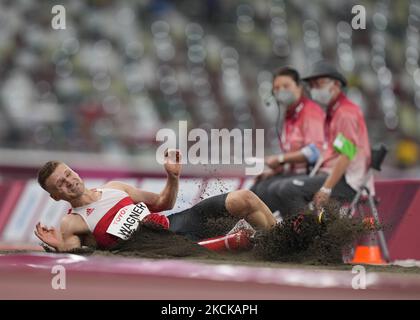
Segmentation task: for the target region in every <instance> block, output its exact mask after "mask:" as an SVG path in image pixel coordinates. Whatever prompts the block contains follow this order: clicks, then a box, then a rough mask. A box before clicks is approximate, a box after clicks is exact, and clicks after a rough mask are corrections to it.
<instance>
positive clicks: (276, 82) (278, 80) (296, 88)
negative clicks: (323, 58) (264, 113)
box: [273, 67, 303, 107]
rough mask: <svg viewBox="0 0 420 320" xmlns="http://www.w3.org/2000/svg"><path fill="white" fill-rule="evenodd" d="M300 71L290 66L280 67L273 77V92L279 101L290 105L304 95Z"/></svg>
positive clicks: (287, 105)
mask: <svg viewBox="0 0 420 320" xmlns="http://www.w3.org/2000/svg"><path fill="white" fill-rule="evenodd" d="M302 91H303V89H302V85H301V83H300V76H299V73H298V72H297V71H296V70H295V69H293V68H290V67H283V68H281V69H279V70H278V71H277V72H276V73H275V75H274V79H273V94H274V96H275V98H276V100H277V102H278V103H280V104H282V105H284V106H286V107H289V106H292V105H293V104H294V103H295V102H296V101H298V100H299V99H300V97H301V96H302Z"/></svg>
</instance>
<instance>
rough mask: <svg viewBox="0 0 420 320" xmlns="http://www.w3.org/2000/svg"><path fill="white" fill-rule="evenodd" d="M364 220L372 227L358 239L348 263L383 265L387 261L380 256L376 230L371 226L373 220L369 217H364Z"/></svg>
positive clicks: (373, 222)
mask: <svg viewBox="0 0 420 320" xmlns="http://www.w3.org/2000/svg"><path fill="white" fill-rule="evenodd" d="M365 222H366V223H367V224H368V225H370V226H371V227H372V231H371V232H370V233H369V234H368V235H366V236H364V237H363V238H362V239H360V241H359V243H358V245H357V246H356V250H355V252H354V256H353V259H352V260H351V261H350V263H351V264H374V265H385V264H387V263H386V262H385V260H384V259H383V258H382V253H381V249H380V248H379V246H378V238H377V232H376V231H375V230H374V228H373V227H374V225H375V220H374V219H373V218H372V217H370V218H366V219H365Z"/></svg>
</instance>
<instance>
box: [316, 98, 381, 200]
mask: <svg viewBox="0 0 420 320" xmlns="http://www.w3.org/2000/svg"><path fill="white" fill-rule="evenodd" d="M325 132H326V140H327V143H328V147H327V150H326V151H325V153H324V156H323V159H324V162H323V163H322V166H321V168H320V171H323V172H326V173H327V174H330V173H331V171H332V169H333V168H334V166H335V164H336V162H337V159H338V156H339V155H340V154H339V153H338V152H337V151H335V149H334V147H333V142H334V140H335V138H336V137H337V135H338V134H339V133H341V134H342V135H344V137H346V139H347V140H350V141H351V142H352V143H353V144H354V145H355V146H356V148H357V153H356V156H355V157H354V158H353V160H352V161H351V162H350V165H349V166H348V168H347V170H346V172H345V177H346V181H347V183H348V184H349V185H350V187H352V188H353V189H354V190H355V191H357V190H358V189H359V187H360V185H361V184H362V181H363V177H364V176H365V174H366V172H367V170H368V168H369V164H370V160H371V150H370V144H369V136H368V131H367V128H366V123H365V119H364V116H363V113H362V111H361V109H360V107H359V106H357V105H356V104H354V103H353V102H351V101H350V100H349V99H348V98H347V97H346V96H345V95H344V94H343V93H340V95H339V96H338V98H337V100H336V102H335V103H334V104H332V105H331V106H330V107H329V108H328V110H327V119H326V123H325ZM367 187H368V189H369V191H370V192H371V193H372V194H374V187H373V177H372V178H371V179H370V180H369V181H368V184H367Z"/></svg>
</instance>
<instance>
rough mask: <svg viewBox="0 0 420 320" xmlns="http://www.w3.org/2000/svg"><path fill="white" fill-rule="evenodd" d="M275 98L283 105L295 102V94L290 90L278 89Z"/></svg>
mask: <svg viewBox="0 0 420 320" xmlns="http://www.w3.org/2000/svg"><path fill="white" fill-rule="evenodd" d="M275 95H276V100H277V102H278V103H279V104H282V105H284V106H290V105H292V104H293V103H295V102H296V100H297V98H296V96H295V94H294V93H293V92H292V91H290V90H285V89H282V90H278V91H277V92H276V93H275Z"/></svg>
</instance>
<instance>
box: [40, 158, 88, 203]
mask: <svg viewBox="0 0 420 320" xmlns="http://www.w3.org/2000/svg"><path fill="white" fill-rule="evenodd" d="M38 183H39V185H40V186H41V187H42V188H43V189H44V190H45V191H47V192H48V193H49V194H50V196H51V198H53V199H54V200H57V201H58V200H65V201H71V200H74V199H77V198H78V197H80V196H81V195H82V194H83V192H84V191H85V185H84V183H83V180H82V179H80V177H79V175H78V174H77V173H76V172H74V171H73V170H72V169H71V168H70V167H68V166H67V165H66V164H65V163H63V162H60V161H48V162H47V163H46V164H44V165H43V166H42V168H41V169H40V170H39V172H38Z"/></svg>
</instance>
